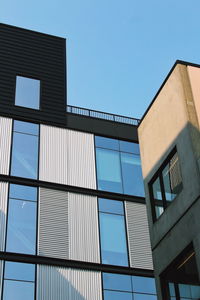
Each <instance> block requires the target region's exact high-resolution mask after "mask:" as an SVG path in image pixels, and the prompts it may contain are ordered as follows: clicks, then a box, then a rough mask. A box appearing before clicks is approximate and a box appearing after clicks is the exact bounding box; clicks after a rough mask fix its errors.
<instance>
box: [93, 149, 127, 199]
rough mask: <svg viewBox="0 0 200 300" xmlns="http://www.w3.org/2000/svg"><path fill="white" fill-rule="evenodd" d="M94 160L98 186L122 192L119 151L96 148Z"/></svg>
mask: <svg viewBox="0 0 200 300" xmlns="http://www.w3.org/2000/svg"><path fill="white" fill-rule="evenodd" d="M96 160H97V178H98V188H99V189H100V190H105V191H110V192H116V193H123V189H122V180H121V167H120V156H119V152H117V151H112V150H107V149H101V148H97V149H96Z"/></svg>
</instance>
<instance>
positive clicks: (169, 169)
mask: <svg viewBox="0 0 200 300" xmlns="http://www.w3.org/2000/svg"><path fill="white" fill-rule="evenodd" d="M149 189H150V195H151V201H152V204H153V219H154V221H155V220H156V219H157V218H158V217H159V216H160V215H162V213H163V212H164V210H165V209H166V208H167V206H168V205H169V204H170V203H171V201H173V200H174V199H175V198H176V196H177V195H178V194H179V193H180V192H181V191H182V189H183V185H182V177H181V171H180V164H179V160H178V154H177V151H176V148H174V149H173V151H172V152H171V153H170V155H169V156H168V158H167V159H166V160H165V161H164V163H163V164H162V166H161V167H160V169H159V170H158V172H157V174H156V175H155V176H154V178H153V180H151V181H150V183H149Z"/></svg>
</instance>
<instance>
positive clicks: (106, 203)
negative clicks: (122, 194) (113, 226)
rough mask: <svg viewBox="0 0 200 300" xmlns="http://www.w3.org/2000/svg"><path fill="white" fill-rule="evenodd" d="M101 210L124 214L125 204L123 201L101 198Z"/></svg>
mask: <svg viewBox="0 0 200 300" xmlns="http://www.w3.org/2000/svg"><path fill="white" fill-rule="evenodd" d="M99 211H101V212H108V213H113V214H119V215H124V205H123V202H122V201H117V200H111V199H104V198H99Z"/></svg>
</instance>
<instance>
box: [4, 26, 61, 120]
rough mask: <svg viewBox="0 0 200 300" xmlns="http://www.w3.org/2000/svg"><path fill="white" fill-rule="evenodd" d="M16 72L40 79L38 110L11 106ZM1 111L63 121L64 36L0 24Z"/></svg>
mask: <svg viewBox="0 0 200 300" xmlns="http://www.w3.org/2000/svg"><path fill="white" fill-rule="evenodd" d="M17 75H21V76H25V77H30V78H31V77H32V78H35V79H39V80H41V97H40V101H41V102H40V103H41V104H40V110H33V109H29V108H24V107H19V106H15V105H14V102H15V85H16V76H17ZM0 112H1V114H2V115H5V116H6V115H7V116H10V117H17V116H19V117H21V116H24V118H26V119H27V118H30V119H31V120H36V121H43V122H53V123H54V124H58V125H59V124H60V125H62V124H63V125H64V124H65V123H66V121H65V116H66V43H65V39H63V38H59V37H55V36H50V35H46V34H42V33H38V32H34V31H30V30H26V29H22V28H17V27H14V26H10V25H5V24H1V23H0Z"/></svg>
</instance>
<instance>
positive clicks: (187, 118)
mask: <svg viewBox="0 0 200 300" xmlns="http://www.w3.org/2000/svg"><path fill="white" fill-rule="evenodd" d="M199 124H200V66H199V65H194V64H191V63H187V62H183V61H177V62H176V63H175V65H174V66H173V68H172V70H171V71H170V73H169V75H168V76H167V78H166V80H165V81H164V83H163V85H162V86H161V88H160V90H159V91H158V93H157V94H156V96H155V98H154V99H153V101H152V103H151V105H150V106H149V108H148V110H147V112H146V113H145V115H144V117H143V119H142V121H141V123H140V125H139V131H138V132H139V142H140V149H141V158H142V169H143V176H144V183H145V193H146V201H147V211H148V219H149V227H150V237H151V246H152V253H153V262H154V269H155V278H156V284H157V289H158V298H159V299H200V222H199V214H200V169H199V159H200V134H199V129H200V127H199Z"/></svg>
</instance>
